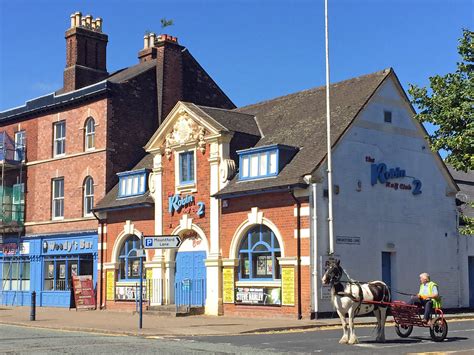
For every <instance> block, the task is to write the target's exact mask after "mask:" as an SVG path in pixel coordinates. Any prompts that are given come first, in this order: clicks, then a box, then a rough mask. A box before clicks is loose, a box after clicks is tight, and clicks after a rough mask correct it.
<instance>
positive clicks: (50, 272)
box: [48, 264, 54, 279]
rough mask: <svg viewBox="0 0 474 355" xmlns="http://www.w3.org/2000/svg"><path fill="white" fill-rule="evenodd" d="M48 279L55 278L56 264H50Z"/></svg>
mask: <svg viewBox="0 0 474 355" xmlns="http://www.w3.org/2000/svg"><path fill="white" fill-rule="evenodd" d="M48 279H54V264H48Z"/></svg>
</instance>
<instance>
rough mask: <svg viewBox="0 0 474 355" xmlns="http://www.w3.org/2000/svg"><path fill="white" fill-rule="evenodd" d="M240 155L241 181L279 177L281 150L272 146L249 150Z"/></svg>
mask: <svg viewBox="0 0 474 355" xmlns="http://www.w3.org/2000/svg"><path fill="white" fill-rule="evenodd" d="M238 153H239V160H240V161H239V166H240V169H239V180H251V179H257V178H265V177H271V176H276V175H278V172H279V171H278V166H279V150H278V148H275V146H272V148H270V149H269V147H265V148H263V149H262V148H254V149H247V150H245V151H243V152H238Z"/></svg>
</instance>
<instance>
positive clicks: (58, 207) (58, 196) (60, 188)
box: [52, 178, 64, 219]
mask: <svg viewBox="0 0 474 355" xmlns="http://www.w3.org/2000/svg"><path fill="white" fill-rule="evenodd" d="M52 185H53V193H52V215H53V219H61V218H64V178H59V179H53V183H52Z"/></svg>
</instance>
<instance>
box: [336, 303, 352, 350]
mask: <svg viewBox="0 0 474 355" xmlns="http://www.w3.org/2000/svg"><path fill="white" fill-rule="evenodd" d="M336 311H337V314H338V315H339V318H340V319H341V324H342V332H343V334H342V338H341V339H340V340H339V344H347V342H348V341H349V334H348V329H347V321H346V315H345V313H342V311H340V310H339V309H336Z"/></svg>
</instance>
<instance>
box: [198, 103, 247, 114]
mask: <svg viewBox="0 0 474 355" xmlns="http://www.w3.org/2000/svg"><path fill="white" fill-rule="evenodd" d="M194 105H196V106H197V107H199V108H209V109H211V110H220V111H225V112H230V113H238V114H240V115H246V116H252V117H253V116H254V115H252V114H251V113H245V112H238V111H236V109H234V108H233V109H228V108H222V107H212V106H206V105H197V104H194Z"/></svg>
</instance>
